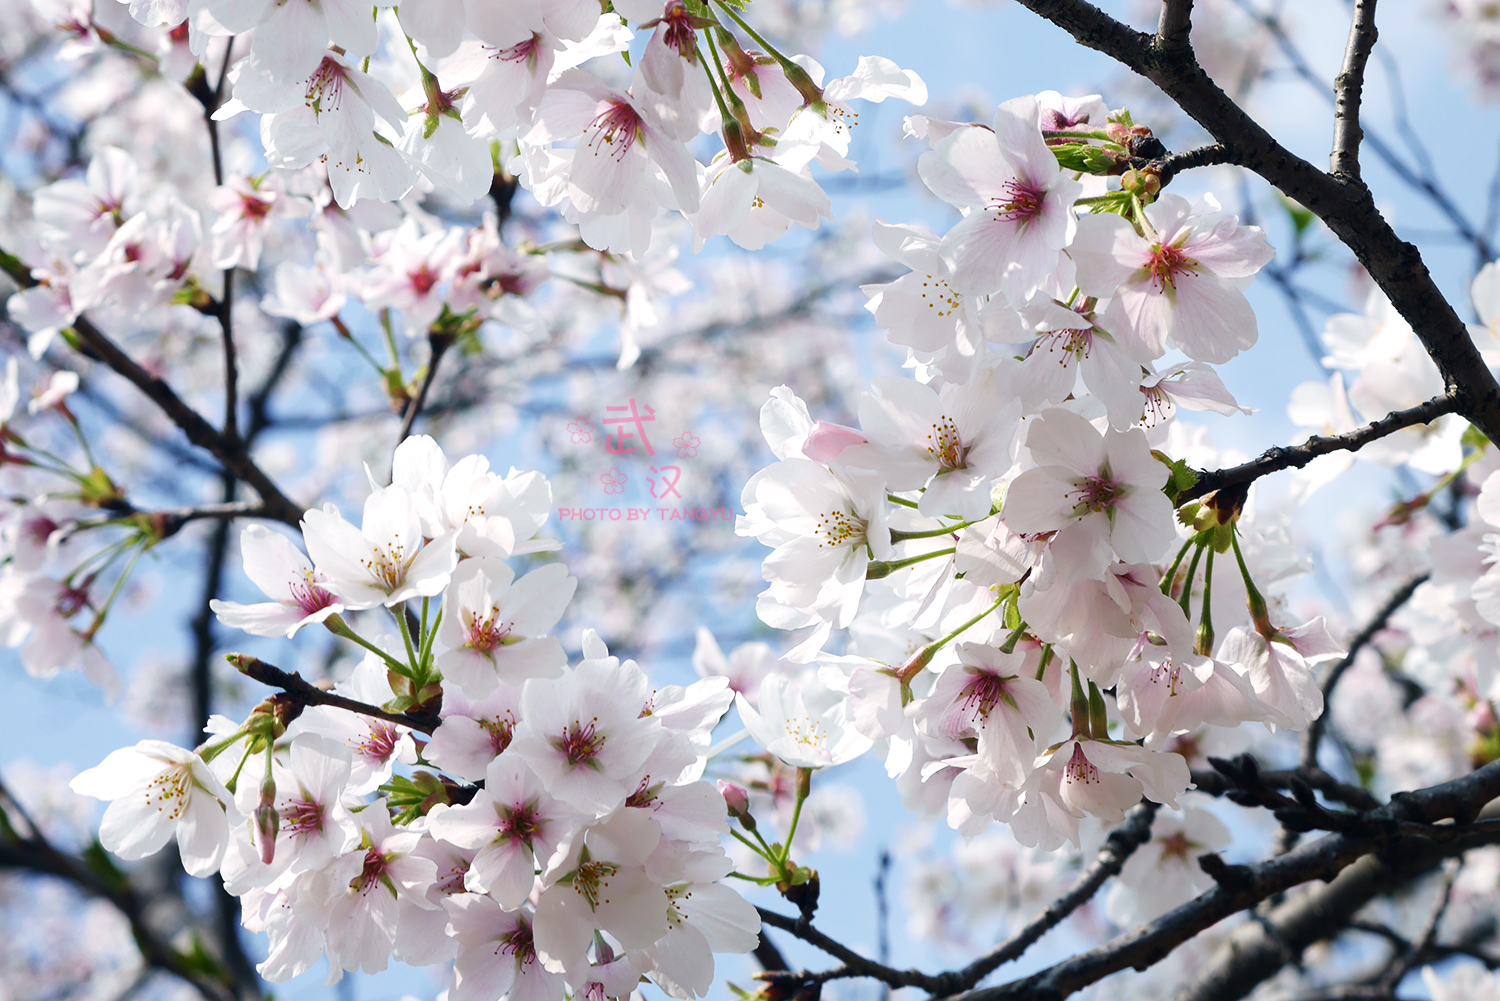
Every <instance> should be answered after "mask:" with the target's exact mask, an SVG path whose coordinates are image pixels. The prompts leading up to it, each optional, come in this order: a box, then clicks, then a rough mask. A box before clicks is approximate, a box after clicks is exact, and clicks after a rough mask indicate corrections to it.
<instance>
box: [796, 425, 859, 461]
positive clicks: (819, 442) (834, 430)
mask: <svg viewBox="0 0 1500 1001" xmlns="http://www.w3.org/2000/svg"><path fill="white" fill-rule="evenodd" d="M867 441H869V439H868V438H866V437H865V436H864V435H863V434H861V433H860V432H858V431H856V430H855V429H854V428H851V427H845V426H844V425H842V424H830V423H828V422H827V421H818V423H816V424H814V425H813V426H812V430H811V431H809V432H807V437H806V438H805V439H804V440H803V442H802V454H803V455H805V456H807V457H808V458H809V459H812V460H813V461H814V462H832V461H833V460H834V459H837V458H838V457H839V453H840V452H842V451H843V450H844V449H846V448H848V447H849V446H850V445H863V444H864V443H865V442H867Z"/></svg>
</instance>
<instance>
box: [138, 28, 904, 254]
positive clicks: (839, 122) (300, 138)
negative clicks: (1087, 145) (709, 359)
mask: <svg viewBox="0 0 1500 1001" xmlns="http://www.w3.org/2000/svg"><path fill="white" fill-rule="evenodd" d="M377 6H385V5H377ZM737 6H738V5H729V4H722V3H720V4H717V5H715V4H710V3H706V2H701V0H695V2H690V3H689V2H684V0H669V2H666V3H663V2H661V0H622V2H620V3H617V4H613V5H611V10H610V11H609V12H608V13H604V14H601V13H600V12H599V11H598V10H596V9H595V5H594V4H592V3H589V2H583V3H578V2H564V3H552V2H547V3H543V2H541V0H503V2H474V0H470V2H468V3H464V2H454V3H449V4H445V5H421V6H418V7H412V6H411V5H405V6H403V7H400V8H395V9H393V10H392V12H391V13H390V14H386V15H383V16H381V17H380V18H378V19H376V20H372V19H371V18H370V17H369V14H370V12H369V11H368V10H366V9H364V7H362V6H360V5H358V4H350V3H347V2H344V0H332V2H330V3H328V4H320V5H317V6H315V7H311V8H302V7H292V8H288V7H287V6H286V5H284V4H271V3H252V4H242V3H238V2H229V0H203V2H196V3H192V4H189V3H187V2H186V0H170V2H166V3H151V4H145V3H136V2H131V5H130V11H131V15H132V16H133V17H134V18H135V19H136V20H137V21H139V22H140V23H142V24H144V25H148V26H160V27H163V28H167V29H171V28H173V27H174V26H183V27H185V29H186V36H187V47H188V50H189V51H190V52H191V53H192V54H193V55H194V56H197V57H199V58H200V59H201V58H202V57H203V56H204V55H205V53H206V52H207V51H208V48H209V46H210V45H212V44H215V43H216V40H218V39H223V38H226V37H231V36H236V37H241V38H245V37H248V38H249V39H251V41H250V48H249V53H248V56H246V57H244V58H242V59H239V60H238V61H236V62H235V63H234V65H233V67H232V69H231V70H230V75H229V82H230V83H231V84H232V89H231V90H230V91H229V96H230V99H229V101H228V102H227V103H226V104H225V105H224V106H223V107H221V108H220V109H218V111H217V112H216V116H217V117H218V118H220V119H229V118H232V117H234V116H235V115H236V114H238V113H240V112H243V111H252V112H256V113H259V114H260V115H262V116H263V117H262V120H261V137H262V140H263V142H264V148H265V155H266V160H267V161H268V162H269V163H270V164H271V165H272V166H275V167H282V168H287V169H298V168H302V167H307V166H309V165H312V164H315V163H316V164H320V165H322V167H323V168H324V169H325V170H326V172H327V177H328V182H329V185H330V187H331V190H332V192H333V195H334V198H335V200H336V201H337V203H338V204H339V206H340V207H342V208H348V207H350V206H351V205H352V204H353V203H354V202H355V201H356V200H359V199H362V198H371V199H376V200H379V201H391V200H394V199H397V198H400V197H401V196H402V195H403V194H404V193H405V192H406V191H408V190H409V189H410V188H411V187H412V186H413V185H414V184H417V183H419V178H420V179H421V180H422V181H423V182H425V183H426V184H427V185H429V186H431V187H432V188H434V189H436V190H439V191H441V192H443V193H444V194H445V195H448V196H450V197H451V198H453V199H454V200H456V201H458V202H460V203H464V204H467V203H472V202H474V201H475V200H477V199H479V198H481V197H483V196H485V195H486V194H487V193H488V192H489V191H490V188H491V185H492V183H493V180H494V177H495V175H496V174H497V173H500V172H501V170H502V168H503V169H504V170H505V171H508V172H510V173H512V174H514V175H515V176H516V177H518V178H519V179H520V182H521V183H522V184H523V185H524V186H525V187H526V188H527V189H528V190H529V191H531V192H532V194H533V195H535V196H536V198H537V199H538V200H539V201H540V202H541V203H542V204H544V205H547V206H550V207H553V208H555V209H557V211H559V212H560V213H562V215H563V216H564V217H565V218H567V219H568V221H570V222H573V223H576V224H577V225H578V227H579V231H580V233H581V235H582V236H583V239H584V240H585V241H586V242H587V243H588V244H589V245H590V246H592V247H595V248H596V249H611V250H631V251H633V252H635V253H636V254H643V253H645V251H646V249H647V247H648V246H649V244H650V241H651V230H652V222H653V219H654V217H655V216H656V214H657V211H658V210H659V209H664V210H666V211H669V212H680V213H682V214H683V215H685V216H687V217H688V218H690V219H691V220H692V221H693V223H694V227H695V231H696V232H697V234H698V238H699V239H700V240H702V239H705V238H707V237H710V236H714V235H719V234H729V235H731V236H732V237H733V238H734V239H735V240H736V241H737V242H740V243H741V245H744V246H751V247H758V246H761V245H763V244H764V243H765V242H766V241H767V240H771V239H775V238H776V237H777V236H779V235H780V234H781V233H783V232H785V231H786V229H787V228H788V227H789V226H791V224H792V223H793V222H796V223H798V224H801V225H804V226H807V227H809V228H816V227H817V225H818V221H819V219H820V217H823V218H830V217H831V215H830V210H829V204H828V197H827V195H826V194H824V193H823V192H822V191H821V189H820V188H819V187H818V186H817V184H816V183H815V182H814V181H813V180H812V177H811V174H810V173H809V172H808V169H807V168H808V164H809V163H810V162H811V161H813V160H815V159H816V160H817V161H818V162H819V163H821V164H822V165H823V166H824V167H825V168H828V169H833V170H842V169H847V168H849V167H852V166H853V163H852V162H851V161H849V160H848V159H847V155H848V153H849V138H850V130H851V127H852V125H853V123H854V119H855V118H856V117H857V115H856V113H855V112H854V111H853V110H852V109H851V108H850V106H849V105H848V103H847V102H848V101H850V100H855V99H861V100H869V101H883V100H885V99H886V98H887V97H899V98H902V99H906V100H910V101H913V102H914V103H917V104H921V103H923V102H924V101H925V100H926V88H925V86H924V85H923V84H922V82H921V80H920V79H919V78H917V77H916V75H915V74H913V73H910V72H907V71H903V70H901V69H900V68H898V67H897V66H895V65H894V64H893V63H891V62H890V61H889V60H885V59H881V58H878V57H867V58H865V59H861V60H860V63H859V66H858V67H857V68H856V70H855V71H854V73H852V74H851V75H850V76H847V77H842V78H839V79H836V80H829V81H827V82H825V81H824V74H823V70H822V68H821V67H820V66H818V65H817V63H816V62H815V61H813V60H811V59H810V58H808V57H806V56H788V55H784V54H782V53H781V52H779V51H777V50H776V49H775V47H774V46H772V45H771V44H770V43H768V42H766V41H765V40H764V38H763V37H762V36H761V35H760V34H759V33H757V32H756V31H755V29H754V28H753V27H751V26H750V25H749V24H748V23H746V22H745V20H744V19H743V17H742V16H741V15H740V14H739V13H738V12H737V10H736V7H737ZM638 32H639V33H641V34H642V36H643V37H644V39H645V42H644V48H641V47H639V46H637V48H638V49H639V52H638V55H637V58H636V59H635V68H634V70H633V71H632V73H631V74H630V77H629V79H626V80H620V79H618V77H619V74H618V73H617V72H614V65H611V66H610V68H609V69H608V70H604V69H602V68H601V64H602V63H608V62H609V60H606V59H601V57H614V62H615V63H618V62H619V59H618V56H619V54H621V53H627V54H628V53H629V52H630V50H631V46H632V43H633V42H634V41H635V40H636V37H637V33H638ZM742 39H743V40H744V44H743V45H742V41H741V40H742ZM749 46H760V48H754V47H749ZM408 48H409V49H410V51H411V53H412V56H413V58H412V59H410V60H407V59H405V57H404V52H405V51H406V50H407V49H408ZM392 50H394V52H395V53H396V54H394V55H393V53H392ZM382 54H384V55H385V56H386V57H387V58H390V59H392V60H393V63H392V65H391V69H390V71H389V72H382V73H374V72H371V71H370V66H369V60H370V59H371V58H372V57H376V56H380V55H382ZM585 64H590V66H591V69H585V68H584V66H585ZM382 69H385V67H384V66H382ZM594 69H598V70H599V72H594V71H592V70H594ZM716 132H718V133H722V137H723V143H722V150H721V152H720V155H719V156H717V157H716V158H715V159H714V160H713V161H712V162H711V163H709V164H707V165H704V164H701V163H699V162H698V161H697V160H696V159H695V158H694V156H693V154H692V153H691V152H690V151H689V149H688V144H689V143H691V142H692V141H693V140H694V139H695V138H696V137H698V136H699V135H700V134H704V133H710V134H712V133H716Z"/></svg>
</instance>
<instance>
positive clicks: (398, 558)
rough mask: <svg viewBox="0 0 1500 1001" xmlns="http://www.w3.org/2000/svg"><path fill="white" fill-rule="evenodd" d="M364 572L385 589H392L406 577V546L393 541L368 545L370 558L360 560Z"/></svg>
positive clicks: (398, 585)
mask: <svg viewBox="0 0 1500 1001" xmlns="http://www.w3.org/2000/svg"><path fill="white" fill-rule="evenodd" d="M359 562H360V563H361V564H363V566H364V568H365V572H366V573H368V574H369V575H370V576H371V577H373V578H374V579H375V580H376V581H378V582H379V583H380V584H381V585H382V586H383V587H384V588H385V589H386V590H387V591H394V590H396V588H398V587H400V586H401V583H402V581H404V580H405V579H406V563H407V559H406V546H405V544H404V543H400V542H393V543H391V544H390V545H388V546H380V545H372V546H370V558H369V559H366V560H360V561H359Z"/></svg>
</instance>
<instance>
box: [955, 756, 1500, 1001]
mask: <svg viewBox="0 0 1500 1001" xmlns="http://www.w3.org/2000/svg"><path fill="white" fill-rule="evenodd" d="M1496 796H1500V762H1497V763H1494V764H1490V765H1486V766H1485V767H1483V768H1480V769H1478V770H1476V771H1474V772H1472V773H1470V774H1469V775H1466V776H1464V777H1463V778H1459V779H1454V780H1453V781H1451V782H1445V783H1443V784H1442V785H1437V786H1432V787H1430V788H1428V789H1423V790H1419V791H1417V792H1410V793H1400V794H1397V795H1396V796H1395V797H1393V798H1392V800H1391V802H1389V803H1387V804H1386V805H1385V806H1382V807H1379V808H1378V809H1375V810H1372V811H1370V812H1369V814H1367V815H1366V816H1367V817H1368V818H1369V820H1370V823H1369V824H1368V825H1367V826H1366V827H1365V828H1364V829H1363V831H1362V832H1361V833H1358V834H1355V833H1349V834H1330V835H1326V836H1324V837H1322V838H1319V839H1318V840H1316V841H1313V842H1309V843H1308V844H1306V845H1303V846H1302V847H1300V848H1297V849H1294V850H1293V851H1290V852H1287V853H1286V854H1285V855H1279V856H1277V857H1275V858H1271V859H1267V860H1265V861H1263V862H1258V863H1256V864H1254V865H1248V866H1221V867H1218V868H1217V869H1216V870H1215V871H1216V872H1217V875H1216V877H1215V878H1216V879H1218V880H1219V884H1218V885H1217V886H1215V887H1214V888H1213V889H1212V890H1209V891H1208V892H1207V893H1205V894H1203V895H1201V896H1199V897H1197V898H1196V899H1194V900H1191V901H1189V902H1188V903H1186V904H1183V905H1182V906H1181V907H1178V908H1177V909H1176V910H1173V911H1170V912H1168V913H1167V914H1164V915H1162V916H1161V917H1160V918H1157V919H1156V920H1155V921H1153V922H1151V923H1149V924H1147V925H1143V926H1142V927H1140V928H1137V929H1136V930H1135V931H1132V932H1130V933H1128V934H1125V935H1121V936H1120V937H1118V938H1116V939H1114V940H1113V941H1110V942H1106V943H1105V944H1103V945H1101V946H1099V947H1097V948H1095V949H1092V950H1090V951H1088V952H1086V953H1082V954H1080V955H1078V956H1075V957H1073V958H1071V959H1068V960H1066V961H1064V962H1062V963H1058V964H1057V965H1055V966H1052V967H1049V968H1048V969H1045V970H1042V971H1041V972H1039V973H1036V974H1033V975H1032V976H1029V977H1026V978H1024V979H1022V980H1017V981H1013V982H1011V983H1008V984H1003V985H1001V986H998V987H990V988H985V989H982V990H977V991H970V992H968V993H966V994H960V995H957V996H956V997H957V998H961V999H963V1001H1002V999H1006V1001H1018V999H1021V998H1025V999H1027V1001H1041V999H1060V998H1064V997H1067V996H1068V995H1070V994H1072V993H1073V992H1074V991H1077V990H1080V989H1082V988H1084V987H1087V986H1088V985H1090V984H1093V983H1096V982H1098V981H1100V980H1102V979H1104V978H1105V977H1107V976H1109V975H1110V974H1112V973H1116V972H1118V971H1120V970H1123V969H1126V968H1128V967H1134V968H1135V969H1137V970H1144V969H1147V968H1148V967H1150V966H1152V965H1154V964H1155V963H1157V962H1159V961H1160V960H1161V959H1163V958H1164V957H1165V956H1166V955H1167V954H1168V953H1170V952H1171V951H1172V950H1173V949H1175V948H1176V947H1177V946H1179V945H1181V944H1182V943H1183V942H1185V941H1187V940H1188V939H1190V938H1192V937H1193V936H1195V935H1197V934H1198V933H1199V932H1201V931H1203V930H1204V929H1206V928H1209V927H1211V926H1213V925H1215V924H1217V923H1218V922H1220V921H1222V920H1223V919H1224V918H1227V917H1229V916H1230V915H1232V914H1235V913H1237V912H1239V911H1242V910H1245V909H1246V908H1248V907H1253V906H1255V905H1256V904H1259V903H1260V902H1261V901H1263V900H1265V899H1267V898H1268V897H1270V896H1272V895H1273V894H1276V893H1280V892H1282V891H1285V890H1289V889H1291V888H1292V887H1294V886H1297V885H1299V884H1301V883H1305V882H1307V881H1309V880H1313V879H1322V880H1324V881H1325V882H1328V883H1330V884H1334V883H1338V889H1337V891H1334V888H1333V886H1330V887H1327V888H1325V889H1323V890H1316V891H1313V892H1312V893H1311V894H1305V895H1303V896H1301V897H1298V898H1297V900H1295V901H1292V902H1290V903H1288V904H1283V905H1282V907H1283V908H1286V907H1295V906H1298V905H1307V906H1309V907H1313V906H1320V907H1323V910H1322V913H1321V916H1317V915H1309V916H1308V917H1307V919H1306V920H1305V921H1303V920H1299V921H1298V922H1296V923H1293V922H1291V921H1290V919H1289V920H1288V928H1289V931H1291V932H1295V930H1296V929H1297V928H1306V929H1309V931H1308V932H1307V934H1309V935H1317V936H1319V937H1321V936H1324V935H1327V934H1329V933H1331V932H1333V931H1335V930H1336V927H1337V926H1336V925H1334V924H1332V923H1331V921H1330V919H1329V915H1332V914H1335V913H1339V912H1340V911H1339V908H1341V907H1345V906H1347V907H1348V910H1347V914H1348V915H1352V914H1353V913H1354V911H1355V910H1357V909H1358V907H1359V906H1361V905H1362V904H1363V903H1364V901H1366V900H1369V899H1370V898H1371V897H1373V896H1375V895H1376V894H1378V893H1380V892H1383V891H1384V890H1386V889H1388V888H1390V887H1391V886H1394V885H1397V884H1398V883H1400V882H1402V881H1404V880H1406V879H1409V878H1411V876H1413V875H1416V874H1417V873H1418V872H1421V871H1426V870H1427V869H1430V868H1431V867H1432V866H1434V865H1437V864H1438V863H1439V862H1440V861H1441V860H1442V859H1444V858H1450V857H1453V856H1456V855H1460V854H1462V853H1463V852H1465V851H1468V850H1469V849H1471V848H1475V847H1479V846H1480V845H1485V844H1493V843H1495V842H1496V841H1500V830H1495V829H1492V828H1491V826H1490V825H1488V824H1485V825H1482V826H1480V827H1478V828H1476V829H1475V830H1473V831H1469V830H1466V829H1465V828H1464V827H1463V826H1458V827H1457V828H1456V830H1455V837H1453V838H1452V839H1451V840H1446V841H1436V840H1433V839H1430V838H1404V837H1400V836H1399V835H1398V834H1397V833H1396V830H1397V829H1398V827H1399V826H1400V824H1401V823H1402V822H1415V823H1425V824H1437V823H1438V822H1439V821H1444V820H1454V821H1456V822H1457V824H1458V825H1466V824H1468V823H1469V822H1470V821H1472V820H1473V819H1474V818H1475V817H1476V816H1477V815H1478V813H1479V811H1480V809H1481V808H1482V807H1483V806H1484V805H1485V804H1487V803H1489V802H1490V801H1491V800H1493V799H1494V798H1495V797H1496ZM1386 822H1388V823H1386ZM1377 853H1379V854H1378V855H1377ZM1387 859H1390V860H1394V861H1389V862H1388V861H1386V860H1387ZM1356 863H1358V866H1359V867H1358V868H1357V869H1355V870H1354V872H1353V873H1352V874H1351V875H1349V876H1348V877H1346V878H1345V879H1344V880H1343V882H1338V881H1339V879H1340V873H1342V872H1343V871H1344V870H1345V869H1348V868H1350V867H1352V866H1355V865H1356ZM1413 866H1415V867H1416V868H1413ZM1372 867H1373V868H1374V870H1375V871H1374V872H1371V871H1370V870H1371V869H1372ZM1351 884H1353V886H1354V888H1353V889H1350V886H1351ZM1330 892H1334V893H1335V894H1336V896H1334V897H1327V896H1326V895H1327V894H1329V893H1330ZM1319 900H1326V901H1327V904H1326V906H1325V905H1314V904H1311V903H1309V901H1319ZM1341 901H1342V902H1341ZM1298 913H1301V912H1298ZM1246 928H1248V929H1251V930H1248V931H1246V930H1240V931H1237V932H1236V935H1241V934H1243V936H1245V937H1251V936H1253V935H1255V934H1256V932H1257V931H1259V933H1260V934H1261V935H1262V936H1264V935H1265V932H1264V931H1263V930H1261V929H1260V926H1259V925H1257V924H1253V923H1252V924H1249V925H1247V926H1246ZM1257 941H1258V942H1259V943H1260V944H1259V945H1258V947H1257V949H1256V950H1255V951H1254V952H1253V956H1254V957H1255V959H1254V962H1251V961H1250V960H1249V959H1248V958H1246V957H1247V956H1249V955H1251V954H1249V953H1246V952H1245V950H1244V949H1235V950H1228V949H1226V950H1225V952H1224V954H1225V955H1226V956H1228V957H1229V958H1228V959H1226V965H1227V964H1229V963H1234V964H1236V965H1235V966H1234V969H1233V970H1232V971H1231V972H1232V975H1227V974H1226V976H1224V977H1222V978H1219V979H1216V981H1215V982H1216V983H1225V984H1229V985H1231V987H1237V986H1239V985H1241V984H1243V986H1244V989H1245V990H1246V991H1248V990H1249V989H1250V988H1251V987H1253V986H1254V985H1255V983H1256V982H1258V981H1255V980H1254V979H1252V978H1253V976H1254V975H1255V974H1256V973H1257V972H1258V971H1260V970H1262V969H1265V968H1267V967H1269V971H1270V972H1274V971H1275V970H1276V969H1279V968H1280V966H1281V965H1282V963H1283V962H1284V960H1283V959H1281V958H1280V957H1281V955H1282V953H1281V951H1280V950H1281V949H1282V945H1281V942H1282V941H1286V939H1284V938H1283V937H1281V936H1277V937H1276V938H1275V940H1272V939H1271V938H1269V937H1266V938H1265V939H1264V940H1263V941H1261V940H1257ZM1312 941H1317V938H1311V939H1309V943H1310V942H1312ZM1273 950H1274V951H1273ZM1272 964H1274V965H1272ZM1210 972H1212V971H1210ZM1265 975H1269V974H1268V973H1267V974H1265ZM1205 976H1207V974H1205ZM1226 989H1229V988H1226ZM1239 996H1242V995H1240V994H1232V993H1231V994H1225V995H1223V997H1226V998H1227V997H1239ZM1202 997H1203V999H1204V1001H1207V999H1208V998H1213V999H1214V1001H1218V998H1219V995H1214V994H1204V995H1203V996H1202Z"/></svg>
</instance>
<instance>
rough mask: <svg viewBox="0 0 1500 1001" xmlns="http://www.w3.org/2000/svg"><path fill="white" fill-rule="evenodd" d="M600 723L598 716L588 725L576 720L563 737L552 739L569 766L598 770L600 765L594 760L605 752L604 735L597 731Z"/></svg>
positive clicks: (553, 744)
mask: <svg viewBox="0 0 1500 1001" xmlns="http://www.w3.org/2000/svg"><path fill="white" fill-rule="evenodd" d="M598 722H599V718H598V717H597V716H596V717H594V718H593V719H591V720H589V722H588V723H587V724H584V723H580V722H578V721H577V720H574V721H573V725H572V726H570V727H568V728H567V729H566V730H564V731H563V734H562V736H561V737H554V738H552V746H553V747H555V748H557V749H558V750H559V751H561V752H562V753H563V756H564V757H565V758H567V759H568V764H570V765H573V766H574V767H575V768H576V767H577V766H579V765H587V766H589V767H590V768H598V767H599V764H598V762H597V761H595V760H594V759H595V758H597V757H598V756H599V752H600V751H602V750H604V734H602V733H598V732H596V731H595V724H597V723H598Z"/></svg>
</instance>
